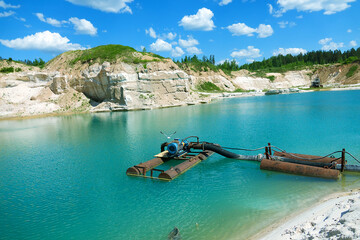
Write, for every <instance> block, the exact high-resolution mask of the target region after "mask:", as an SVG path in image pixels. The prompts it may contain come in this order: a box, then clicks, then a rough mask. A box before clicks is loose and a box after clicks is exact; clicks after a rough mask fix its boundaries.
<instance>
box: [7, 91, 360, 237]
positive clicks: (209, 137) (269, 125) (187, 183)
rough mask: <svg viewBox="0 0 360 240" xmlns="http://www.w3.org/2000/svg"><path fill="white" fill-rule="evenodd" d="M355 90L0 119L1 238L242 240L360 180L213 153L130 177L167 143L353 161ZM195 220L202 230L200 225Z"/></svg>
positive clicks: (359, 143) (358, 112)
mask: <svg viewBox="0 0 360 240" xmlns="http://www.w3.org/2000/svg"><path fill="white" fill-rule="evenodd" d="M359 100H360V91H342V92H316V93H306V94H293V95H278V96H269V97H266V96H265V97H253V98H237V99H228V100H223V101H218V102H216V103H213V104H208V105H197V106H188V107H180V108H172V109H159V110H152V111H142V112H123V113H105V114H86V115H74V116H63V117H53V118H44V119H32V120H22V121H1V122H0V239H167V234H168V233H169V232H170V231H171V230H172V228H173V227H174V226H177V227H178V228H179V229H180V232H181V234H182V237H183V239H246V238H247V237H249V236H250V235H252V234H254V233H256V232H258V231H259V230H261V229H262V228H263V227H264V226H267V225H268V224H270V223H273V222H274V221H276V220H279V219H280V218H282V217H283V216H285V215H286V214H289V213H291V212H293V211H296V210H299V209H301V208H304V207H306V206H309V204H312V203H314V202H316V201H317V200H319V199H320V198H322V197H323V196H325V195H327V194H329V193H332V192H335V191H341V190H346V189H349V188H355V187H360V176H359V175H345V176H344V177H343V178H342V180H339V181H332V180H323V179H317V178H310V177H301V176H293V175H288V174H282V173H275V172H269V171H262V170H260V169H259V164H258V163H254V162H244V161H238V160H232V159H226V158H224V157H221V156H219V155H213V156H212V157H210V158H209V159H208V160H206V161H205V162H203V163H202V164H199V165H197V166H196V167H195V168H193V169H191V170H190V171H188V172H186V173H185V174H184V175H182V176H180V177H179V178H177V179H176V180H174V181H172V182H161V181H156V180H151V179H142V178H134V177H128V176H126V174H125V171H126V169H127V168H128V167H130V166H132V165H135V164H138V163H140V162H143V161H146V160H149V159H151V158H152V156H153V155H154V154H157V153H158V152H159V151H160V144H161V143H162V142H164V140H165V138H164V137H163V136H162V135H160V134H159V131H160V130H162V131H166V132H172V131H177V133H178V134H177V137H180V138H181V137H185V136H188V135H198V136H200V138H201V140H206V141H209V142H215V143H219V144H222V145H223V146H234V147H250V148H256V147H259V146H265V144H267V143H268V142H271V143H272V144H273V145H276V146H279V147H282V148H285V149H286V150H287V151H292V152H301V153H309V154H319V155H324V154H327V153H330V152H332V151H335V150H341V148H343V147H345V148H346V149H347V150H349V151H350V152H352V153H353V154H355V155H356V156H358V157H360V124H359V123H360V101H359ZM196 223H198V227H196Z"/></svg>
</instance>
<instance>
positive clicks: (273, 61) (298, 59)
mask: <svg viewBox="0 0 360 240" xmlns="http://www.w3.org/2000/svg"><path fill="white" fill-rule="evenodd" d="M359 59H360V48H358V49H357V50H355V49H354V48H352V49H350V50H347V51H344V52H341V51H340V50H335V51H332V50H329V51H320V50H318V51H311V52H308V53H305V54H302V53H300V54H299V55H296V56H293V55H291V54H287V55H285V56H283V55H281V54H280V55H278V56H273V57H270V58H268V59H264V60H262V61H261V62H258V61H255V62H253V63H248V64H244V65H242V66H241V67H240V69H247V70H250V71H256V70H260V69H271V68H280V67H284V66H302V65H314V64H328V63H342V62H344V63H350V62H353V61H356V60H359Z"/></svg>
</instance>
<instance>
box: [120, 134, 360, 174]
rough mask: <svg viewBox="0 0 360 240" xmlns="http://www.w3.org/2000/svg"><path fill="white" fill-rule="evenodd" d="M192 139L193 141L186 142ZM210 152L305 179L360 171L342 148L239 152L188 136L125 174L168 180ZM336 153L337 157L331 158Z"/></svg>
mask: <svg viewBox="0 0 360 240" xmlns="http://www.w3.org/2000/svg"><path fill="white" fill-rule="evenodd" d="M189 139H196V141H193V142H191V141H189ZM227 149H228V150H241V151H261V150H264V151H265V152H264V153H263V154H262V153H261V154H257V155H241V154H237V153H234V152H230V151H228V150H227ZM214 153H217V154H220V155H222V156H224V157H226V158H232V159H239V160H246V161H256V162H260V169H262V170H269V171H277V172H283V173H289V174H296V175H303V176H309V177H320V178H327V179H338V178H339V177H340V176H341V173H342V172H344V171H352V172H360V165H348V164H347V161H346V159H345V156H346V155H349V156H350V157H352V158H354V159H355V160H356V161H357V162H358V163H360V161H359V160H358V159H356V158H355V157H354V156H353V155H352V154H350V153H348V152H347V151H346V150H345V149H342V150H341V151H335V152H333V153H331V154H328V155H326V156H314V155H305V154H295V153H288V152H286V151H284V150H282V149H280V148H278V147H275V146H272V145H271V144H270V143H268V145H267V146H265V147H261V148H258V149H242V148H229V147H221V146H220V145H219V144H214V143H209V142H200V140H199V137H197V136H190V137H186V138H184V139H174V140H173V141H171V142H165V143H163V144H162V145H161V152H160V153H159V154H157V155H155V156H154V158H153V159H151V160H149V161H147V162H143V163H140V164H137V165H135V166H133V167H130V168H128V169H127V171H126V174H127V175H129V176H137V177H144V178H153V179H160V180H165V181H171V180H173V179H175V178H177V177H178V176H180V175H181V174H183V173H185V172H186V171H187V170H189V169H191V168H192V167H194V166H196V165H197V164H199V163H201V162H203V161H205V160H206V159H207V158H209V157H210V156H211V155H213V154H214ZM336 154H340V155H341V156H339V157H335V155H336ZM170 161H172V162H174V161H175V162H176V165H175V166H171V167H170V168H169V169H167V170H164V169H159V168H157V167H158V166H160V165H163V164H165V163H169V162H170Z"/></svg>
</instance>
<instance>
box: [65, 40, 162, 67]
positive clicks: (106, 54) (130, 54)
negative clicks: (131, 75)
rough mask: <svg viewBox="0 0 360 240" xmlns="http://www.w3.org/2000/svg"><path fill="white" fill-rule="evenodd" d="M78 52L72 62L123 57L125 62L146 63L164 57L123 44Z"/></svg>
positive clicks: (109, 59) (100, 60)
mask: <svg viewBox="0 0 360 240" xmlns="http://www.w3.org/2000/svg"><path fill="white" fill-rule="evenodd" d="M75 52H77V53H78V56H77V57H76V58H74V59H73V60H72V61H71V62H70V64H75V63H77V62H81V63H90V62H99V63H103V62H105V61H106V62H111V63H112V62H116V60H117V59H119V58H120V59H121V60H122V61H123V62H126V63H135V64H138V63H146V62H154V61H160V60H161V59H164V57H162V56H159V55H157V54H153V53H146V52H138V51H136V50H135V49H134V48H132V47H128V46H123V45H113V44H109V45H104V46H98V47H94V48H91V49H86V50H77V51H75ZM134 53H139V54H142V55H143V56H144V55H147V56H150V57H152V58H153V59H152V60H143V59H141V58H139V57H136V56H134Z"/></svg>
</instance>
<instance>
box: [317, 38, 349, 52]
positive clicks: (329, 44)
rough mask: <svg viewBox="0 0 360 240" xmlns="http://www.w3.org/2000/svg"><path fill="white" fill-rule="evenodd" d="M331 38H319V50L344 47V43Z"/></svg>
mask: <svg viewBox="0 0 360 240" xmlns="http://www.w3.org/2000/svg"><path fill="white" fill-rule="evenodd" d="M332 40H333V39H332V38H324V39H320V40H319V44H320V45H322V48H321V50H324V51H329V50H336V49H339V48H342V47H344V43H342V42H340V43H336V42H333V41H332Z"/></svg>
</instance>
